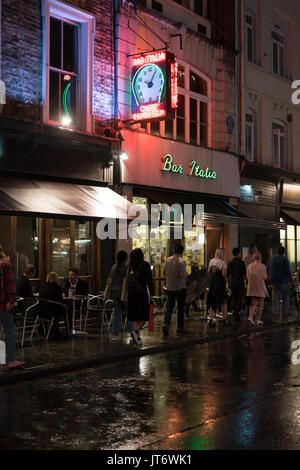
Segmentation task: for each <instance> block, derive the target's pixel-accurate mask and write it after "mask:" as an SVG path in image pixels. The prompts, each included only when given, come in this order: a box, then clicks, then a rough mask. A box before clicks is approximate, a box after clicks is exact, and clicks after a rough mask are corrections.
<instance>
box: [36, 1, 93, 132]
mask: <svg viewBox="0 0 300 470" xmlns="http://www.w3.org/2000/svg"><path fill="white" fill-rule="evenodd" d="M42 16H43V121H44V122H45V123H47V124H50V125H53V126H59V127H62V124H61V123H59V122H56V121H53V120H50V118H49V108H50V102H49V94H50V69H51V67H50V18H51V17H52V18H56V19H58V20H61V21H64V22H66V23H70V24H76V25H78V26H79V31H78V36H79V37H78V80H77V87H76V88H77V92H76V93H77V99H76V102H77V106H76V115H77V116H76V117H77V122H76V126H75V127H72V125H71V126H70V128H71V129H74V130H77V131H84V132H89V133H90V132H92V122H93V120H92V113H93V109H92V83H93V33H94V31H95V17H94V15H92V14H91V13H87V12H85V11H83V10H80V9H78V8H76V7H74V6H71V5H67V4H63V3H61V2H59V1H57V0H44V1H43V10H42Z"/></svg>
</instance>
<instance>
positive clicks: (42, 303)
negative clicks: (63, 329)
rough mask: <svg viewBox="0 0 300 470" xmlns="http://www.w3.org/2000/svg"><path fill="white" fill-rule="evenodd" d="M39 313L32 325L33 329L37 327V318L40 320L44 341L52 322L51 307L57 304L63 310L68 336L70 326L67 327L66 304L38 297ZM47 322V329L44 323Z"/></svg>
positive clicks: (53, 316) (46, 338) (52, 313)
mask: <svg viewBox="0 0 300 470" xmlns="http://www.w3.org/2000/svg"><path fill="white" fill-rule="evenodd" d="M38 302H39V313H38V315H37V317H36V321H35V325H34V329H33V332H34V330H35V329H36V330H37V328H38V326H39V320H40V322H41V325H42V327H43V330H44V336H45V340H46V342H47V341H48V338H49V335H50V332H51V329H52V326H53V322H54V318H55V315H54V312H53V309H54V308H55V306H56V307H57V306H59V307H60V308H61V309H62V310H64V313H65V318H66V324H67V332H68V336H70V328H69V318H68V307H67V305H66V304H62V303H60V302H54V301H53V300H48V299H39V301H38ZM47 323H48V329H47V328H46V324H47Z"/></svg>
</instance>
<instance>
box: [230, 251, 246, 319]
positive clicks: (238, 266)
mask: <svg viewBox="0 0 300 470" xmlns="http://www.w3.org/2000/svg"><path fill="white" fill-rule="evenodd" d="M232 255H233V259H232V260H231V261H230V262H229V263H228V269H227V279H228V284H229V289H230V291H231V294H230V298H229V302H230V307H231V309H232V311H233V318H234V319H235V320H236V321H239V320H240V312H241V309H242V299H243V295H244V289H245V280H246V266H245V263H244V261H243V260H242V259H241V250H240V249H239V248H233V250H232Z"/></svg>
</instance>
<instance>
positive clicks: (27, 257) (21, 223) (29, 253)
mask: <svg viewBox="0 0 300 470" xmlns="http://www.w3.org/2000/svg"><path fill="white" fill-rule="evenodd" d="M39 253H40V219H38V218H36V217H33V218H32V217H18V218H17V256H16V263H17V273H18V276H21V275H22V274H23V273H24V272H25V269H26V267H27V265H28V264H33V265H34V266H35V278H38V277H39V271H40V269H39V267H40V259H39Z"/></svg>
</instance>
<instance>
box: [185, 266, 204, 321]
mask: <svg viewBox="0 0 300 470" xmlns="http://www.w3.org/2000/svg"><path fill="white" fill-rule="evenodd" d="M200 276H201V271H200V270H199V265H198V264H197V263H195V264H192V266H191V274H190V275H189V276H188V279H187V285H186V298H185V316H186V318H189V316H190V308H191V305H192V306H193V307H194V310H197V308H198V306H197V298H198V297H199V295H200V287H201V277H200Z"/></svg>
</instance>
